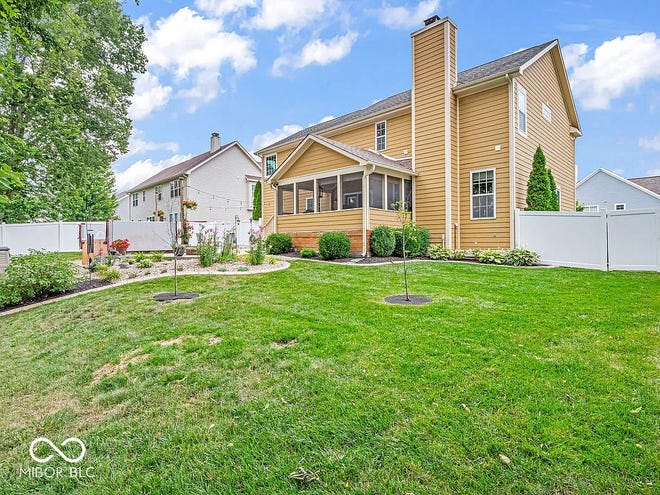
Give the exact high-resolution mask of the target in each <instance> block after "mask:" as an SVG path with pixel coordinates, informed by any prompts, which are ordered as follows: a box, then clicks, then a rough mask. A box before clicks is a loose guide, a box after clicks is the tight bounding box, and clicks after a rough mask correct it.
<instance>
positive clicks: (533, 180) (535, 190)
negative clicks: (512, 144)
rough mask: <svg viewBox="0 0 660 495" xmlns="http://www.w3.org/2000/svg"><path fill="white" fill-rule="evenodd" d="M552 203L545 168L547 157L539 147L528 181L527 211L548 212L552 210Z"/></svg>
mask: <svg viewBox="0 0 660 495" xmlns="http://www.w3.org/2000/svg"><path fill="white" fill-rule="evenodd" d="M551 202H552V200H551V193H550V179H549V177H548V169H547V168H546V166H545V155H544V154H543V150H541V147H540V146H539V147H538V148H536V153H534V163H533V164H532V172H531V173H530V174H529V180H528V181H527V210H528V211H548V210H551V209H552V208H551Z"/></svg>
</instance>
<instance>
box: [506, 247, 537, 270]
mask: <svg viewBox="0 0 660 495" xmlns="http://www.w3.org/2000/svg"><path fill="white" fill-rule="evenodd" d="M538 260H539V254H538V253H535V252H534V251H529V250H527V249H509V250H508V251H506V252H505V253H504V259H503V262H504V264H505V265H513V266H531V265H533V264H535V263H536V262H537V261H538Z"/></svg>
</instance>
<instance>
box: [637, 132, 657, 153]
mask: <svg viewBox="0 0 660 495" xmlns="http://www.w3.org/2000/svg"><path fill="white" fill-rule="evenodd" d="M639 146H640V148H644V149H645V150H651V151H660V132H659V133H657V134H656V135H655V136H653V137H650V138H649V137H642V138H639Z"/></svg>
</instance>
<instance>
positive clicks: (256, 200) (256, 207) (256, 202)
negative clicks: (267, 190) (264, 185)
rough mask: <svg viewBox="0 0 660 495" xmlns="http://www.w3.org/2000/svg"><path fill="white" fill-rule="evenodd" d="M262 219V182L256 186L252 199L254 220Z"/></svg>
mask: <svg viewBox="0 0 660 495" xmlns="http://www.w3.org/2000/svg"><path fill="white" fill-rule="evenodd" d="M260 218H261V181H259V182H257V184H256V185H255V186H254V197H253V198H252V220H259V219H260Z"/></svg>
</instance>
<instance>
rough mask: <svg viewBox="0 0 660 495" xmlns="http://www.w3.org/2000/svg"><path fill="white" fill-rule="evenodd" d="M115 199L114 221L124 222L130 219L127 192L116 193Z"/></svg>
mask: <svg viewBox="0 0 660 495" xmlns="http://www.w3.org/2000/svg"><path fill="white" fill-rule="evenodd" d="M115 197H116V198H117V209H116V210H115V220H120V221H122V222H126V221H128V220H129V219H130V211H129V207H128V203H129V197H128V193H127V192H118V193H117V194H115Z"/></svg>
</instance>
